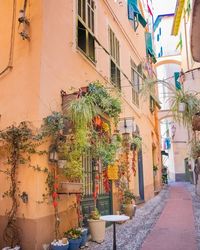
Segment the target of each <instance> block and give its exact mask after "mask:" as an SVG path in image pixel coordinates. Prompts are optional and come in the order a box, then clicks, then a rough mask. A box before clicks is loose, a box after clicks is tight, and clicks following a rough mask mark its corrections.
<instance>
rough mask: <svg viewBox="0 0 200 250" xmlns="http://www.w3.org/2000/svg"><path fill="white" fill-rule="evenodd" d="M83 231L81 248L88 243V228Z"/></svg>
mask: <svg viewBox="0 0 200 250" xmlns="http://www.w3.org/2000/svg"><path fill="white" fill-rule="evenodd" d="M80 230H81V243H80V247H84V246H85V244H86V242H87V236H88V229H87V228H80Z"/></svg>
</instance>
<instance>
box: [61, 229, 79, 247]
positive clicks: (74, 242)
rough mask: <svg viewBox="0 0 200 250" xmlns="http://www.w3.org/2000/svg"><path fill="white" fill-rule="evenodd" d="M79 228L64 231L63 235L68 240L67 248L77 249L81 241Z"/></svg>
mask: <svg viewBox="0 0 200 250" xmlns="http://www.w3.org/2000/svg"><path fill="white" fill-rule="evenodd" d="M81 235H82V232H81V230H80V229H77V228H72V229H70V230H68V231H66V232H64V236H65V237H67V238H68V240H69V250H78V249H79V247H80V244H81V241H82V237H81Z"/></svg>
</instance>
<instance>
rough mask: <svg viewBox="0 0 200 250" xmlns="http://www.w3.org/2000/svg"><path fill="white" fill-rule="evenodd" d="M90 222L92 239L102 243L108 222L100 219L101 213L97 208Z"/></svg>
mask: <svg viewBox="0 0 200 250" xmlns="http://www.w3.org/2000/svg"><path fill="white" fill-rule="evenodd" d="M88 224H89V231H90V234H91V239H92V241H95V242H97V243H102V242H103V241H104V238H105V228H106V222H105V221H103V220H101V219H100V213H99V211H98V210H97V208H96V209H95V210H94V211H92V212H91V214H90V216H89V219H88Z"/></svg>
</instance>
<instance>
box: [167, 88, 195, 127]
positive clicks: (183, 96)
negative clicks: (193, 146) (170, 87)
mask: <svg viewBox="0 0 200 250" xmlns="http://www.w3.org/2000/svg"><path fill="white" fill-rule="evenodd" d="M180 104H181V106H182V107H181V112H180ZM183 106H184V108H183ZM171 110H172V113H173V116H174V119H175V121H176V122H178V123H181V124H183V126H186V127H191V126H192V118H193V116H194V115H195V114H196V113H198V112H199V110H200V100H199V98H198V93H195V94H194V93H191V92H188V91H186V92H184V91H183V90H177V91H176V92H175V94H174V96H173V97H172V98H171Z"/></svg>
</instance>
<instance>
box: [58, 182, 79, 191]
mask: <svg viewBox="0 0 200 250" xmlns="http://www.w3.org/2000/svg"><path fill="white" fill-rule="evenodd" d="M82 192H83V183H79V182H65V181H63V182H60V183H59V186H58V194H80V193H82Z"/></svg>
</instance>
